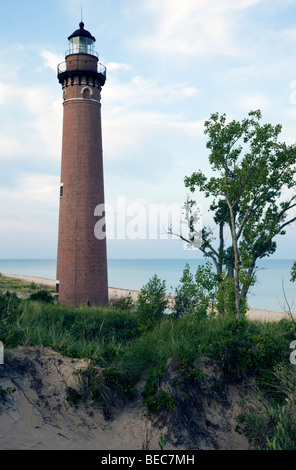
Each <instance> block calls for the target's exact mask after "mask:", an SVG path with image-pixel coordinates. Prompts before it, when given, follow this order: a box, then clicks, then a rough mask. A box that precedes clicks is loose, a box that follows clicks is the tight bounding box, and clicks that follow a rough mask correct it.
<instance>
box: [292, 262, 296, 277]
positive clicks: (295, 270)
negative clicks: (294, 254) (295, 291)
mask: <svg viewBox="0 0 296 470" xmlns="http://www.w3.org/2000/svg"><path fill="white" fill-rule="evenodd" d="M295 281H296V262H295V263H294V264H293V266H292V269H291V282H295Z"/></svg>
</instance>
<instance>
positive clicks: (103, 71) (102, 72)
mask: <svg viewBox="0 0 296 470" xmlns="http://www.w3.org/2000/svg"><path fill="white" fill-rule="evenodd" d="M77 69H78V67H77ZM79 71H80V72H83V67H81V64H79ZM85 71H88V69H87V68H86V70H85ZM65 72H67V62H62V63H60V64H59V65H58V76H59V75H61V74H62V73H65ZM71 72H75V69H74V70H71ZM97 73H99V74H100V75H103V76H104V77H106V76H107V68H106V67H105V65H103V64H101V63H100V62H98V64H97Z"/></svg>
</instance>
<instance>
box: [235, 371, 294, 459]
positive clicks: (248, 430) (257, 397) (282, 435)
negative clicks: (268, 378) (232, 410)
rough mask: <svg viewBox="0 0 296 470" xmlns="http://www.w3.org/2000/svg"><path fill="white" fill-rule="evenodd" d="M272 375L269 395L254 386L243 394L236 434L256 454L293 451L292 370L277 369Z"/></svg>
mask: <svg viewBox="0 0 296 470" xmlns="http://www.w3.org/2000/svg"><path fill="white" fill-rule="evenodd" d="M272 374H273V376H274V380H273V384H274V385H273V389H272V392H273V393H270V391H269V393H268V394H267V393H265V392H264V391H262V390H260V389H258V387H257V385H254V387H253V388H252V389H251V391H250V390H249V391H248V392H247V393H246V395H245V399H244V405H245V412H244V413H243V414H241V415H240V416H239V417H238V426H237V431H238V432H239V433H241V434H244V435H245V436H246V437H247V438H248V439H249V442H250V443H251V444H252V445H253V446H254V448H257V449H260V450H296V404H295V385H296V376H295V370H294V368H293V367H289V366H288V365H287V364H285V365H277V366H276V367H274V369H273V370H272Z"/></svg>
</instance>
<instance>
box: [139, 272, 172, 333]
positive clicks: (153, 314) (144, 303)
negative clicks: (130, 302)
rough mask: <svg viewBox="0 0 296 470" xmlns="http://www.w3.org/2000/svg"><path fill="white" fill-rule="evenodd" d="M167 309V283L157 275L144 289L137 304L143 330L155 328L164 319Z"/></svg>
mask: <svg viewBox="0 0 296 470" xmlns="http://www.w3.org/2000/svg"><path fill="white" fill-rule="evenodd" d="M167 307H168V299H167V298H166V283H165V281H161V280H160V279H159V278H158V277H157V276H156V275H155V276H153V277H152V279H150V280H149V281H148V283H147V284H146V285H145V286H144V287H142V289H141V291H140V293H139V296H138V300H137V302H136V310H137V314H138V318H139V324H140V327H141V329H142V330H149V329H151V328H153V327H155V325H156V324H157V323H159V321H160V320H161V319H162V318H163V316H164V313H165V311H166V308H167Z"/></svg>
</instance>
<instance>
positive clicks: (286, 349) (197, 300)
mask: <svg viewBox="0 0 296 470" xmlns="http://www.w3.org/2000/svg"><path fill="white" fill-rule="evenodd" d="M3 281H5V282H6V280H5V279H3ZM214 281H215V279H214V276H213V273H212V272H211V271H210V270H209V266H208V265H206V266H204V267H203V268H202V269H199V270H198V271H197V273H196V275H195V276H193V275H191V273H190V271H189V268H188V266H186V267H185V269H184V273H183V277H182V279H181V283H180V287H179V288H178V289H177V290H176V294H177V297H178V296H179V300H178V302H177V305H176V307H175V310H174V309H173V310H171V311H170V314H169V312H168V310H167V305H168V304H167V298H166V291H165V284H164V283H163V282H161V280H160V279H158V278H157V276H154V277H153V278H152V279H151V280H150V281H149V283H147V285H146V286H144V287H143V289H142V291H141V295H140V297H139V300H138V302H136V303H134V302H132V301H131V299H126V300H122V301H119V300H117V301H116V302H112V305H110V306H108V307H105V308H95V307H88V306H87V305H85V306H81V307H79V308H76V309H73V308H68V307H65V306H61V305H59V304H58V302H55V303H54V304H52V303H51V302H46V301H44V299H39V300H34V297H33V298H32V296H30V294H32V293H33V294H34V293H36V291H35V289H33V290H32V292H31V293H30V292H27V294H28V295H27V298H25V299H24V298H20V297H18V296H17V295H16V294H15V293H11V292H7V291H6V288H7V287H8V285H7V284H6V285H5V291H2V293H1V295H0V341H2V342H3V343H4V345H5V350H7V349H8V348H12V347H15V346H17V345H27V346H28V345H29V346H47V347H51V348H53V349H55V350H56V351H59V352H60V353H61V354H63V355H66V356H69V357H73V358H86V359H88V360H89V363H88V365H87V366H86V367H84V368H83V369H80V370H77V371H76V374H77V376H78V378H79V382H80V390H74V389H71V388H68V389H67V395H68V400H69V402H70V403H72V404H73V406H76V407H77V406H79V404H80V403H81V402H82V401H84V402H88V403H89V402H91V403H93V405H94V406H100V407H101V408H102V410H103V412H104V415H105V417H106V419H108V418H109V417H110V416H111V415H112V406H113V405H114V404H115V403H116V402H117V401H120V402H124V401H126V400H132V399H134V397H136V396H137V394H138V393H139V392H138V391H137V384H138V382H139V381H140V379H143V378H145V377H146V383H145V387H144V390H143V400H144V403H145V404H146V406H147V413H151V414H154V413H176V412H177V411H176V409H177V403H176V400H175V398H174V396H173V395H172V394H171V393H169V392H168V391H167V389H165V388H164V387H163V384H164V383H165V374H166V370H167V365H168V364H174V367H175V369H176V370H177V371H178V372H179V373H180V374H181V377H182V379H181V382H178V383H176V384H175V387H180V386H182V393H183V392H184V395H185V394H186V390H189V389H190V387H195V386H196V384H197V383H199V382H201V381H205V382H206V381H207V380H208V378H207V374H206V373H204V371H202V370H201V369H200V368H199V367H198V360H199V359H201V358H210V359H211V360H212V361H214V362H215V363H217V364H218V366H219V368H220V370H222V371H223V373H224V377H225V380H226V381H229V382H231V383H233V382H236V383H240V384H244V383H250V381H252V383H253V389H252V390H254V393H253V394H252V393H251V392H250V390H249V389H248V390H247V391H246V392H245V395H244V404H245V409H244V413H243V414H242V415H241V416H240V417H239V422H238V427H237V431H238V432H240V433H243V434H244V435H245V436H246V437H247V438H248V439H249V440H250V443H251V445H252V446H253V447H254V448H260V449H271V448H276V449H291V448H293V449H295V448H296V444H295V442H296V440H295V429H296V426H295V422H296V410H295V369H294V366H293V365H292V364H290V361H289V355H290V344H291V342H292V341H293V340H295V338H296V322H294V321H293V320H292V319H290V318H289V317H288V316H287V319H283V320H281V321H279V322H270V323H268V322H255V321H249V320H248V319H247V318H246V317H243V318H238V317H237V316H236V312H235V310H233V309H232V310H231V309H230V310H229V312H228V314H227V315H224V316H223V315H219V314H215V312H217V305H218V304H219V298H218V294H217V284H215V282H214ZM7 282H8V281H7ZM41 297H43V294H42V295H41ZM230 297H231V296H230ZM232 297H233V295H232ZM182 306H183V307H184V311H183V312H182V308H183V307H182ZM232 306H233V298H232ZM157 307H158V308H157ZM206 310H207V312H206ZM216 388H217V393H219V387H218V385H217V387H216ZM5 393H7V391H6V392H5V391H1V394H2V395H3V397H4V396H5ZM1 394H0V398H1ZM254 397H255V398H256V400H255V399H254ZM164 444H165V441H163V442H162V443H161V445H164Z"/></svg>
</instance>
